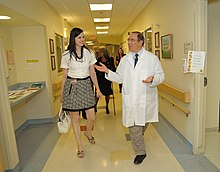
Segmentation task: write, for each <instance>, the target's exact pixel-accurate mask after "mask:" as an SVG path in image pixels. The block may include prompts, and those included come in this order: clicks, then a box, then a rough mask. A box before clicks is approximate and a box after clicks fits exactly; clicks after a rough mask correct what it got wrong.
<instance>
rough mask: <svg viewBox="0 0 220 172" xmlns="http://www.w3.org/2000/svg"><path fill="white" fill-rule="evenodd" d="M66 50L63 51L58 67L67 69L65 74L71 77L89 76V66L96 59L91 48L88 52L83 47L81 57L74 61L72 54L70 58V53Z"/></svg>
mask: <svg viewBox="0 0 220 172" xmlns="http://www.w3.org/2000/svg"><path fill="white" fill-rule="evenodd" d="M68 51H69V50H68ZM68 51H65V52H64V53H63V56H62V60H61V66H60V67H61V68H64V69H68V73H67V75H68V76H70V77H71V78H86V77H87V76H89V67H90V66H92V65H93V64H95V63H96V61H97V60H96V58H95V54H94V52H93V51H92V50H90V52H89V51H88V50H87V49H85V48H83V58H82V59H77V61H76V59H75V57H74V56H72V59H71V60H70V53H69V52H68Z"/></svg>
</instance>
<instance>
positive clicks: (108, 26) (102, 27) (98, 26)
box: [95, 26, 109, 30]
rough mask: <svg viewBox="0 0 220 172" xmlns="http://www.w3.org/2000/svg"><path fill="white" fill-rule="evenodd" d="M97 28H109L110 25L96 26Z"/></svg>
mask: <svg viewBox="0 0 220 172" xmlns="http://www.w3.org/2000/svg"><path fill="white" fill-rule="evenodd" d="M95 28H96V29H97V30H99V29H109V26H96V27H95Z"/></svg>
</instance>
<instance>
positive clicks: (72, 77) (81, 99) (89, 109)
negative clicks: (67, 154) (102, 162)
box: [61, 28, 102, 158]
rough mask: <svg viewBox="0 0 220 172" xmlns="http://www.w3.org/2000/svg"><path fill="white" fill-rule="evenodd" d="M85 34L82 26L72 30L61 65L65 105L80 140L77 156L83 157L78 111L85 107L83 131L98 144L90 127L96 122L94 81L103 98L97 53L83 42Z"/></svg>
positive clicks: (63, 102)
mask: <svg viewBox="0 0 220 172" xmlns="http://www.w3.org/2000/svg"><path fill="white" fill-rule="evenodd" d="M84 41H85V37H84V33H83V30H82V29H80V28H73V29H72V31H71V33H70V41H69V45H68V48H67V51H65V52H64V53H63V56H62V60H61V68H63V69H64V75H63V85H62V92H61V93H62V95H61V97H62V100H61V102H62V108H63V110H64V111H69V112H70V115H71V118H72V127H73V131H74V134H75V138H76V142H77V150H78V151H77V156H78V157H79V158H83V157H84V155H85V153H84V150H83V146H82V142H81V138H80V116H79V111H81V110H85V111H86V114H87V124H86V128H87V130H86V131H85V132H84V135H85V136H86V137H87V138H88V140H89V142H90V143H92V144H95V139H94V137H93V136H92V133H91V130H92V127H93V125H94V122H95V111H94V106H95V104H96V101H95V98H94V91H93V84H94V85H95V88H96V95H97V97H98V98H101V96H102V93H101V92H100V89H99V86H98V82H97V78H96V73H95V70H94V64H95V63H96V58H95V55H94V53H93V52H92V51H91V50H90V49H88V48H87V47H86V46H85V45H84Z"/></svg>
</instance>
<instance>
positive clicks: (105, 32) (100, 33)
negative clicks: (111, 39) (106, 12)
mask: <svg viewBox="0 0 220 172" xmlns="http://www.w3.org/2000/svg"><path fill="white" fill-rule="evenodd" d="M97 34H99V35H102V34H108V31H104V32H97Z"/></svg>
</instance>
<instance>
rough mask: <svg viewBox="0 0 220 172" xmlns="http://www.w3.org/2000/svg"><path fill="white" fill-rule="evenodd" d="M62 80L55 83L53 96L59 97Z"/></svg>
mask: <svg viewBox="0 0 220 172" xmlns="http://www.w3.org/2000/svg"><path fill="white" fill-rule="evenodd" d="M61 87H62V81H59V82H57V83H54V84H53V97H54V98H55V100H56V99H58V98H59V97H60V95H61Z"/></svg>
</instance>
